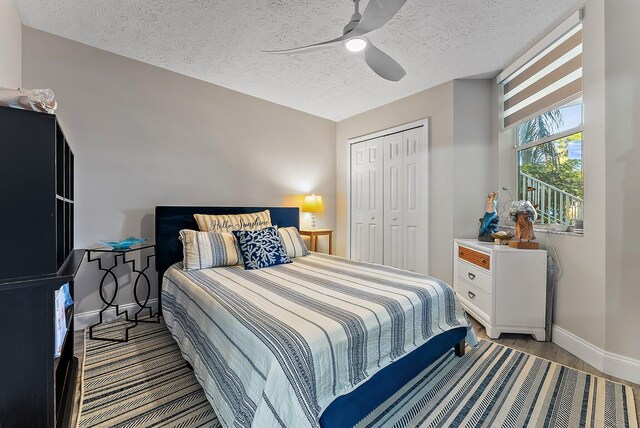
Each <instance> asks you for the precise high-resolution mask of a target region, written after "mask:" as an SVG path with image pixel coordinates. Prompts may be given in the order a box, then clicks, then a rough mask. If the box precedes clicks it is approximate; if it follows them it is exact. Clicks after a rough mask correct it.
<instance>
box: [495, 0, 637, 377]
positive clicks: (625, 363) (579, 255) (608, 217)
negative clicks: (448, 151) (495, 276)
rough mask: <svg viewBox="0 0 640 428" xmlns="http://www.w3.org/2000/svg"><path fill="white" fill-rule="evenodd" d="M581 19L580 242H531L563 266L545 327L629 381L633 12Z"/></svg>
mask: <svg viewBox="0 0 640 428" xmlns="http://www.w3.org/2000/svg"><path fill="white" fill-rule="evenodd" d="M584 12H585V13H584V48H583V57H584V66H583V72H584V78H583V79H584V85H583V99H584V132H583V141H584V149H583V160H584V193H585V209H584V223H585V233H584V236H582V237H575V236H559V235H553V234H546V235H545V234H539V240H540V241H541V243H542V244H543V246H544V247H546V248H547V249H548V250H550V251H552V252H553V251H554V250H555V251H556V254H557V258H558V259H559V261H560V264H561V267H562V271H561V275H562V276H561V278H560V280H559V282H558V285H557V291H556V308H555V322H554V324H555V325H556V326H558V327H560V328H562V329H564V330H566V331H567V332H569V333H570V334H571V335H573V336H574V337H575V339H569V342H568V343H567V344H568V345H569V346H570V347H574V346H575V345H576V341H578V342H583V343H582V345H577V346H575V347H574V348H573V350H574V351H575V352H577V353H578V354H579V356H581V357H583V358H586V359H588V360H589V362H592V363H593V364H596V365H599V368H601V369H603V370H604V371H605V372H607V373H610V374H613V375H617V376H620V377H624V378H627V379H629V380H633V381H635V382H638V379H640V377H639V375H638V373H639V372H638V367H640V334H639V333H638V330H637V327H638V325H640V323H639V321H638V315H637V312H638V307H639V306H640V280H639V279H638V275H637V265H638V260H640V247H638V245H637V242H638V239H639V238H640V227H639V226H638V223H637V221H636V217H637V213H638V212H640V202H639V200H640V199H639V198H640V168H638V165H640V142H639V141H638V135H640V128H639V125H638V117H639V116H640V80H639V78H638V76H640V57H639V56H638V55H636V54H635V53H633V52H632V50H631V51H630V50H629V49H630V48H629V47H631V46H638V45H639V44H640V29H639V28H638V26H637V25H635V21H634V17H636V16H638V14H639V13H640V3H638V2H637V1H635V0H621V1H615V2H602V1H601V0H587V1H586V2H585V6H584ZM512 146H513V139H512V136H511V134H510V133H509V132H504V133H501V135H500V151H499V182H500V184H501V185H509V184H511V185H512V186H515V180H514V178H513V175H514V172H513V171H514V168H513V162H514V161H513V158H514V154H513V147H512ZM554 340H555V339H554ZM561 340H562V341H564V340H567V339H566V338H563V339H561ZM585 342H586V343H585ZM590 346H591V348H590V349H587V348H589V347H590ZM593 346H595V347H596V348H597V349H594V348H593ZM598 354H600V355H598Z"/></svg>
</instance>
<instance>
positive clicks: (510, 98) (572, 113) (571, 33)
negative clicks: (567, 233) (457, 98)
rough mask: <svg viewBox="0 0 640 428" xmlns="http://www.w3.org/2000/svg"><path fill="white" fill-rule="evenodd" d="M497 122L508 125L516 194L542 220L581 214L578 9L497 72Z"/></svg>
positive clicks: (568, 219) (559, 221)
mask: <svg viewBox="0 0 640 428" xmlns="http://www.w3.org/2000/svg"><path fill="white" fill-rule="evenodd" d="M498 82H499V83H500V87H501V111H500V112H501V124H502V127H503V129H512V130H513V133H512V134H513V135H514V140H515V141H514V146H515V159H514V161H515V165H516V172H517V173H516V183H517V197H518V199H524V200H528V201H530V202H531V203H532V205H533V206H534V207H535V208H536V210H537V211H538V222H539V223H542V224H567V225H569V224H572V222H573V220H576V219H582V218H583V217H582V214H583V206H584V203H583V199H584V185H583V162H582V147H583V142H582V117H583V115H582V13H581V12H580V11H579V12H576V13H575V14H573V15H572V16H571V17H569V18H568V19H567V20H565V21H564V22H563V23H562V24H560V26H558V28H556V29H555V30H553V31H552V32H551V33H549V35H547V37H545V38H544V39H543V40H541V41H540V42H539V43H537V44H536V45H535V46H534V47H533V48H531V49H530V50H529V51H528V52H527V53H526V54H525V55H524V56H523V57H521V58H519V59H518V60H516V62H515V63H514V64H512V65H511V66H509V67H507V69H505V71H504V72H502V73H501V74H500V76H498Z"/></svg>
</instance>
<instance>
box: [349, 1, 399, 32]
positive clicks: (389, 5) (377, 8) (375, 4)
mask: <svg viewBox="0 0 640 428" xmlns="http://www.w3.org/2000/svg"><path fill="white" fill-rule="evenodd" d="M406 2H407V0H369V4H367V8H366V9H365V10H364V13H363V14H362V18H360V22H359V23H358V25H357V26H356V28H355V29H354V30H353V31H352V34H351V36H352V37H353V36H362V35H364V34H366V33H368V32H370V31H373V30H377V29H378V28H380V27H382V26H383V25H384V24H386V23H387V22H389V20H390V19H391V18H393V17H394V16H396V13H398V11H399V10H400V9H402V6H404V4H405V3H406Z"/></svg>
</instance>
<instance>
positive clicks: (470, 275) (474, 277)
mask: <svg viewBox="0 0 640 428" xmlns="http://www.w3.org/2000/svg"><path fill="white" fill-rule="evenodd" d="M467 275H469V279H471V280H474V279H476V275H475V274H473V273H471V272H469V273H468V274H467Z"/></svg>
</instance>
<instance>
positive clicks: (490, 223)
mask: <svg viewBox="0 0 640 428" xmlns="http://www.w3.org/2000/svg"><path fill="white" fill-rule="evenodd" d="M497 205H498V194H497V193H496V192H491V193H489V194H488V195H487V205H486V207H485V213H484V216H482V218H481V219H480V231H479V232H478V240H479V241H485V242H492V241H493V237H492V236H491V235H493V234H494V233H496V232H497V231H498V223H499V222H500V217H499V216H498V213H497V212H496V206H497Z"/></svg>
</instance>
